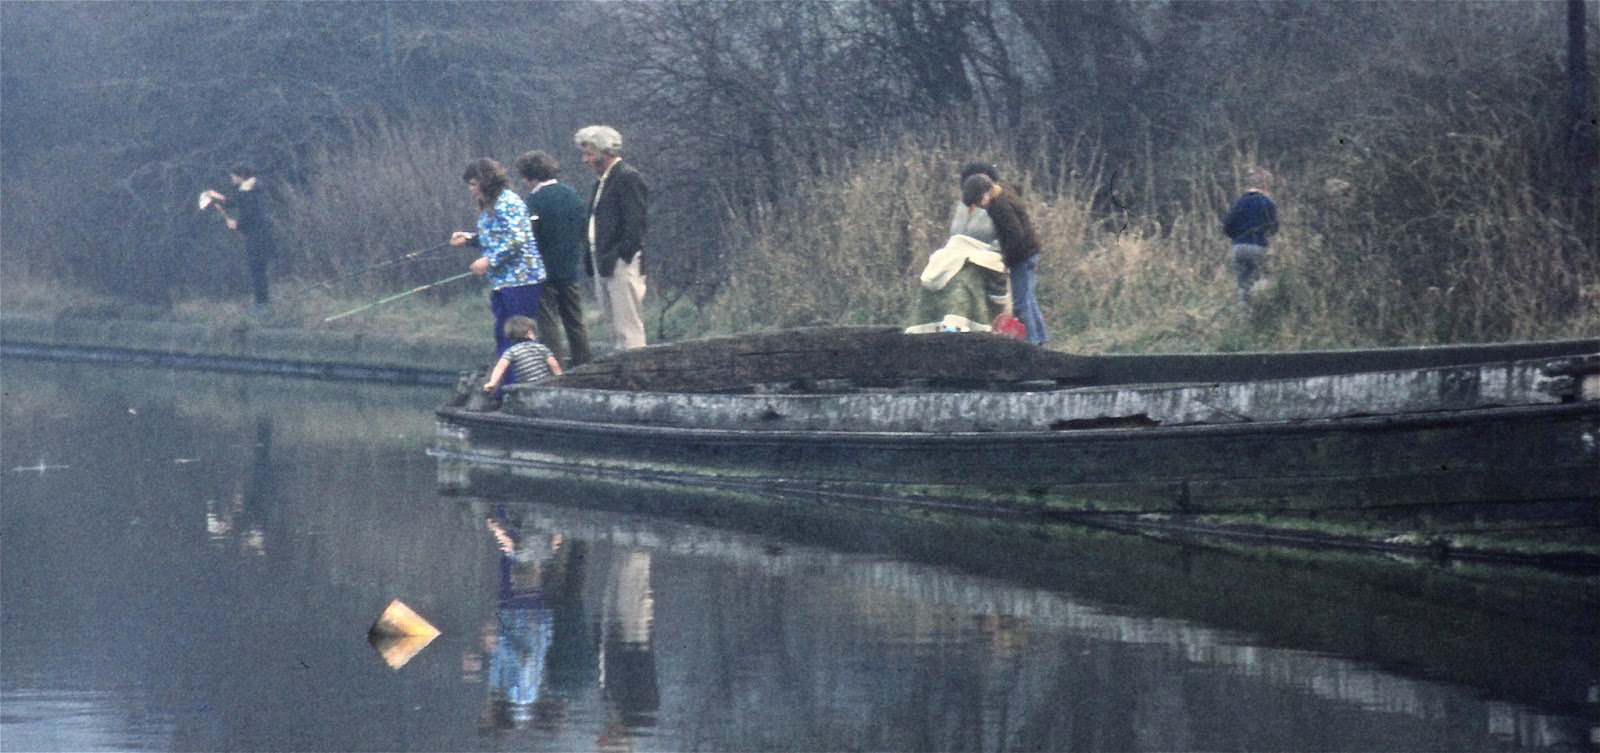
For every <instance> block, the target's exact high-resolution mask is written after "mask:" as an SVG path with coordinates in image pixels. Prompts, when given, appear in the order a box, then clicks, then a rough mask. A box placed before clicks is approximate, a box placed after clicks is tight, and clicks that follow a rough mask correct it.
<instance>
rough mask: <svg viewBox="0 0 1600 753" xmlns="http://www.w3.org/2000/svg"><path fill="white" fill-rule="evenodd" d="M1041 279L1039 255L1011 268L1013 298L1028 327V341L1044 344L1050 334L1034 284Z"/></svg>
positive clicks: (1015, 306)
mask: <svg viewBox="0 0 1600 753" xmlns="http://www.w3.org/2000/svg"><path fill="white" fill-rule="evenodd" d="M1038 279H1039V255H1038V254H1034V255H1033V256H1031V257H1029V258H1028V260H1027V261H1025V262H1023V263H1021V264H1018V265H1017V266H1015V267H1012V268H1011V300H1012V301H1013V308H1014V309H1015V310H1016V312H1017V318H1018V319H1020V320H1021V321H1022V326H1024V327H1027V328H1028V342H1030V343H1033V344H1034V345H1043V344H1044V341H1045V340H1048V339H1050V335H1049V334H1048V333H1046V332H1045V330H1044V314H1042V313H1040V311H1039V298H1038V296H1035V295H1034V284H1035V283H1036V282H1038Z"/></svg>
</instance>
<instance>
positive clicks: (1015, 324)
mask: <svg viewBox="0 0 1600 753" xmlns="http://www.w3.org/2000/svg"><path fill="white" fill-rule="evenodd" d="M993 326H994V331H995V332H996V333H998V334H1002V335H1005V336H1006V337H1009V338H1012V339H1014V340H1025V339H1027V337H1028V328H1027V327H1026V326H1023V324H1022V320H1021V319H1018V318H1016V317H1014V316H1012V315H1010V314H1006V313H1002V314H1000V315H999V316H996V317H995V318H994V325H993Z"/></svg>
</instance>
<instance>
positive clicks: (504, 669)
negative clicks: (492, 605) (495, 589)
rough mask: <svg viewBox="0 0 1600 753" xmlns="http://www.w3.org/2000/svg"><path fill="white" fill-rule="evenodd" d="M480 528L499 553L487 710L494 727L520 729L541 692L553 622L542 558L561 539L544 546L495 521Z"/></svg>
mask: <svg viewBox="0 0 1600 753" xmlns="http://www.w3.org/2000/svg"><path fill="white" fill-rule="evenodd" d="M485 525H486V526H487V527H488V529H489V532H490V533H491V535H493V536H494V538H495V543H496V546H497V547H498V548H499V549H500V552H501V557H500V591H499V603H498V608H497V609H496V611H495V617H496V622H495V625H496V627H497V628H498V630H497V631H496V634H495V636H494V643H493V646H492V648H491V652H490V655H489V677H488V680H489V698H490V702H491V704H492V706H493V708H492V709H491V711H492V712H493V715H494V719H495V722H496V723H497V724H498V725H500V726H513V727H520V726H523V725H525V724H526V723H527V722H528V721H529V720H530V719H532V718H533V710H534V705H535V704H536V703H538V701H539V699H540V696H541V695H542V694H543V689H544V678H545V661H546V656H547V655H548V654H549V652H550V646H551V644H552V643H553V638H554V635H555V620H554V618H553V616H552V614H551V610H550V608H549V607H548V606H547V605H546V604H545V594H544V571H545V563H543V562H541V559H544V558H548V557H553V556H554V553H555V551H556V550H557V549H558V548H559V547H560V546H561V539H560V537H559V536H557V537H552V538H550V539H549V540H548V544H549V546H548V547H545V546H542V545H541V544H543V543H544V542H542V541H540V540H537V539H531V538H530V539H524V537H523V536H522V535H521V533H520V532H518V531H515V530H513V529H509V528H507V527H506V526H505V525H503V524H501V522H500V521H499V520H496V519H495V518H494V517H489V518H487V519H485Z"/></svg>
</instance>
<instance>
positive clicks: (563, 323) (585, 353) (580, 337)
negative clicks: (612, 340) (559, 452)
mask: <svg viewBox="0 0 1600 753" xmlns="http://www.w3.org/2000/svg"><path fill="white" fill-rule="evenodd" d="M517 174H519V175H521V176H522V182H523V183H524V184H525V185H526V186H527V188H528V196H527V201H528V214H529V215H531V216H532V217H533V237H534V240H535V241H537V243H538V246H539V255H540V256H542V257H544V268H545V273H546V274H547V275H548V276H547V277H546V278H545V281H544V295H543V296H542V297H540V299H539V314H538V316H537V317H536V318H537V321H538V329H539V332H540V333H542V334H543V335H544V344H545V345H546V346H548V347H549V348H550V350H552V351H554V352H555V355H556V359H557V360H558V361H561V362H562V363H563V364H565V365H566V366H567V367H569V368H570V367H573V366H577V365H579V364H585V363H588V362H589V361H590V360H592V358H591V356H590V354H589V333H588V330H587V329H585V328H584V325H583V306H582V302H581V299H580V297H579V288H580V285H579V281H580V280H582V279H583V272H582V268H581V267H582V264H583V237H584V233H585V232H586V225H585V221H586V214H585V212H586V211H587V210H586V208H585V207H584V205H583V199H582V198H580V197H579V196H578V192H577V191H575V190H573V188H572V187H571V186H569V185H567V184H565V183H560V182H558V181H557V180H556V179H557V177H559V176H560V175H561V163H560V162H558V161H556V158H555V157H552V156H550V155H549V154H546V153H544V152H541V151H532V152H526V153H524V154H523V155H522V156H520V157H518V158H517ZM563 332H565V334H566V337H565V340H566V342H565V343H563V342H562V340H563V337H562V333H563Z"/></svg>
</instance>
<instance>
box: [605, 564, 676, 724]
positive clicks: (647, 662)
mask: <svg viewBox="0 0 1600 753" xmlns="http://www.w3.org/2000/svg"><path fill="white" fill-rule="evenodd" d="M654 619H655V599H654V597H653V596H652V595H651V592H650V554H649V553H648V552H627V553H625V554H624V555H623V556H622V557H621V558H620V560H619V561H618V562H617V563H615V564H614V565H613V566H612V569H611V580H610V582H609V583H607V584H606V599H605V619H604V623H605V632H604V633H603V636H604V637H603V638H602V640H603V641H604V643H603V645H602V646H601V651H600V662H601V664H600V683H601V684H602V685H604V686H605V691H606V698H607V700H609V701H610V702H611V703H612V706H613V711H614V713H615V714H616V716H617V721H619V722H620V723H621V724H622V725H623V726H624V727H627V728H637V727H643V726H650V725H651V724H652V723H653V722H654V717H655V712H656V709H657V708H658V707H659V706H660V701H661V699H660V693H659V690H658V688H657V686H656V662H655V656H654V654H653V653H652V647H651V624H652V622H653V621H654Z"/></svg>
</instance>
